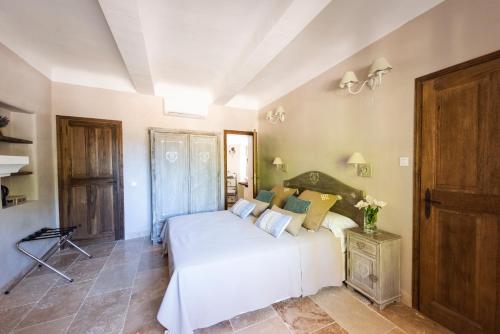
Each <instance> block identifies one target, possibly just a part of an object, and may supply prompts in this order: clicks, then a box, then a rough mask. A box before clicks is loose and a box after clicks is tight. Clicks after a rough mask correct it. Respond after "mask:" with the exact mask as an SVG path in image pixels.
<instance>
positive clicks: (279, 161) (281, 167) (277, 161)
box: [273, 157, 286, 172]
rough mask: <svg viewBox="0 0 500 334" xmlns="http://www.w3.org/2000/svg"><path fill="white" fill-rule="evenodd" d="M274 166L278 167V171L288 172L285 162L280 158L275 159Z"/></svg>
mask: <svg viewBox="0 0 500 334" xmlns="http://www.w3.org/2000/svg"><path fill="white" fill-rule="evenodd" d="M273 165H275V166H276V169H277V170H281V171H282V172H286V165H285V164H284V163H283V160H282V159H281V158H280V157H276V158H274V160H273Z"/></svg>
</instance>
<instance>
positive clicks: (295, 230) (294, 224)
mask: <svg viewBox="0 0 500 334" xmlns="http://www.w3.org/2000/svg"><path fill="white" fill-rule="evenodd" d="M271 210H273V211H276V212H279V213H281V214H284V215H286V216H291V217H292V220H291V221H290V224H288V226H287V227H286V231H287V232H288V233H290V234H291V235H293V236H297V235H298V234H299V232H300V228H301V227H302V224H303V223H304V219H306V214H305V213H295V212H292V211H287V210H284V209H280V208H278V207H277V206H276V205H274V206H273V207H272V209H271Z"/></svg>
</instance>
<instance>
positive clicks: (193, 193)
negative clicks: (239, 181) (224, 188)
mask: <svg viewBox="0 0 500 334" xmlns="http://www.w3.org/2000/svg"><path fill="white" fill-rule="evenodd" d="M189 146H190V159H189V213H197V212H206V211H217V210H219V209H220V208H219V204H220V181H219V180H220V179H219V160H220V155H219V143H218V138H217V136H214V135H197V134H192V135H190V136H189Z"/></svg>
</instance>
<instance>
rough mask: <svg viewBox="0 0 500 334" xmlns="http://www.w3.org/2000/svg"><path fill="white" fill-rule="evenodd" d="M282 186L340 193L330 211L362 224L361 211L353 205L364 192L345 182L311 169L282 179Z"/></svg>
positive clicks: (326, 192)
mask: <svg viewBox="0 0 500 334" xmlns="http://www.w3.org/2000/svg"><path fill="white" fill-rule="evenodd" d="M283 186H285V187H288V188H297V189H299V191H300V192H302V191H304V190H306V189H308V190H313V191H318V192H321V193H324V194H333V195H340V196H342V199H341V200H339V201H337V202H336V203H335V205H334V206H333V207H332V208H331V211H333V212H337V213H339V214H341V215H344V216H346V217H349V218H351V219H352V220H354V221H355V222H356V223H358V224H359V225H360V226H363V211H361V210H358V209H357V208H356V207H354V205H355V204H356V203H358V202H359V201H360V200H362V199H363V198H364V192H363V191H362V190H359V189H355V188H353V187H350V186H348V185H347V184H345V183H342V182H340V181H339V180H337V179H335V178H333V177H331V176H329V175H327V174H325V173H322V172H317V171H311V172H306V173H303V174H300V175H298V176H296V177H294V178H293V179H289V180H285V181H283Z"/></svg>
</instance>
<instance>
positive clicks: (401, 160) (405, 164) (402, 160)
mask: <svg viewBox="0 0 500 334" xmlns="http://www.w3.org/2000/svg"><path fill="white" fill-rule="evenodd" d="M409 165H410V158H408V157H399V166H401V167H408V166H409Z"/></svg>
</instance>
